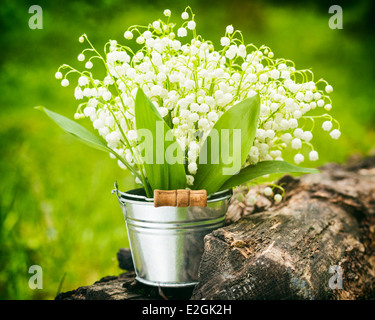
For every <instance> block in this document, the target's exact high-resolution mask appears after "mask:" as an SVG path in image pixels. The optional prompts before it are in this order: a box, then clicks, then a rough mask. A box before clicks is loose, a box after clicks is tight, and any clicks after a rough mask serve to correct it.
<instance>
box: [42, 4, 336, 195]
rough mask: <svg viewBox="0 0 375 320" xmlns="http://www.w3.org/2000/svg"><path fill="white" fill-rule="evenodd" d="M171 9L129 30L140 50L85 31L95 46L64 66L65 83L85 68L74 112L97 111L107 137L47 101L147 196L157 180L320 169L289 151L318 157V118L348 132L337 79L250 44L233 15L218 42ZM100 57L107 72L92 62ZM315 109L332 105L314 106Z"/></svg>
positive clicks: (167, 185) (228, 183) (192, 181)
mask: <svg viewBox="0 0 375 320" xmlns="http://www.w3.org/2000/svg"><path fill="white" fill-rule="evenodd" d="M164 16H165V18H164V19H160V20H156V21H154V22H152V23H151V24H149V25H148V26H144V27H141V26H132V27H130V28H129V29H128V30H127V31H125V33H124V37H125V42H126V44H127V43H132V42H133V41H134V42H135V43H132V48H137V50H136V51H135V50H134V49H131V48H130V47H129V46H128V45H124V44H120V43H119V42H117V41H116V40H110V41H109V42H108V43H107V44H106V45H105V46H104V52H103V53H100V52H99V51H97V49H95V47H94V46H93V45H92V44H91V42H90V41H89V39H88V37H87V36H86V35H85V34H84V35H82V36H81V37H80V38H79V41H80V42H81V43H86V44H87V47H86V49H84V50H83V51H82V52H81V53H80V54H79V55H78V60H79V61H81V62H82V63H84V65H85V70H84V71H79V70H77V69H75V68H72V67H71V66H69V65H65V64H64V65H62V66H61V67H60V68H59V70H58V72H57V73H56V75H55V77H56V78H57V79H61V85H62V86H64V87H66V86H68V85H69V80H68V76H71V75H72V74H77V75H78V84H77V86H76V87H75V90H74V95H75V97H76V99H77V100H79V101H81V103H80V104H79V105H78V108H77V110H76V112H75V115H74V118H75V119H80V118H84V117H87V118H89V119H90V120H91V122H92V125H93V127H94V128H95V129H96V130H97V132H98V134H99V136H100V137H98V136H96V135H94V134H93V133H91V132H90V131H88V130H87V129H85V128H84V127H82V126H81V125H79V124H78V123H77V122H75V121H73V120H69V119H67V118H65V117H63V116H61V115H58V114H56V113H54V112H52V111H50V110H47V109H45V108H43V110H44V111H45V112H46V113H47V115H49V116H50V117H51V118H52V119H53V120H54V121H55V122H56V123H57V124H58V125H60V126H61V127H62V128H63V129H64V130H66V131H68V132H69V133H71V134H73V135H74V136H76V137H78V138H79V139H81V140H82V141H84V142H86V143H87V144H89V145H91V146H93V147H95V148H97V149H100V150H103V151H106V152H109V153H110V156H111V157H112V158H114V159H117V160H118V165H119V166H120V167H121V168H123V169H127V170H129V171H130V172H131V173H132V174H133V175H134V177H135V179H136V181H137V183H139V184H140V185H142V187H143V188H144V190H145V193H146V195H147V196H148V197H152V194H153V190H155V189H161V190H174V189H185V188H190V189H206V190H207V193H208V194H212V193H215V192H217V191H220V190H224V189H228V188H232V187H235V186H238V185H240V184H242V183H244V182H246V181H249V180H251V179H255V178H257V177H261V176H264V175H268V174H273V173H287V172H300V173H311V172H314V171H316V170H314V169H306V168H301V167H299V166H296V165H294V164H290V163H287V162H285V161H283V152H284V151H285V150H286V149H287V147H290V146H291V148H288V149H287V150H295V155H294V162H295V163H296V164H297V165H298V164H300V163H302V162H303V161H304V159H305V157H308V158H309V159H310V160H312V161H314V160H317V159H318V152H317V151H316V150H315V149H314V146H313V144H312V139H313V134H312V129H313V128H314V127H315V128H316V127H318V126H319V127H321V128H322V129H323V130H325V131H328V132H329V135H330V136H331V137H332V138H333V139H337V138H338V137H339V136H340V131H339V124H338V123H337V121H336V120H334V119H333V118H332V117H331V116H330V115H329V114H327V113H325V112H324V110H326V111H330V109H331V108H332V102H331V99H330V97H329V95H328V94H329V93H331V92H332V86H330V85H329V84H328V83H327V82H326V81H325V80H322V79H321V80H319V81H314V77H313V73H312V72H311V71H310V70H297V69H296V68H295V65H294V63H293V62H292V61H290V60H285V59H277V58H274V53H273V52H272V51H271V49H270V48H269V47H266V46H261V47H260V48H257V47H256V46H255V45H253V44H246V43H245V42H244V39H243V36H242V34H241V32H240V31H238V30H235V29H234V28H233V27H232V26H231V25H230V26H227V27H226V30H225V34H224V35H223V37H221V39H220V48H215V47H214V45H213V43H212V42H211V41H209V40H205V39H204V38H203V37H202V36H201V35H198V34H197V31H196V22H195V21H194V14H193V12H192V11H191V9H190V8H189V7H188V8H187V9H186V10H185V11H184V12H183V13H182V15H181V18H182V24H181V25H180V26H176V24H175V23H174V22H172V21H171V12H170V11H169V10H165V11H164ZM185 39H188V40H186V41H184V40H185ZM99 65H100V66H101V67H103V68H104V69H105V77H104V79H98V78H97V77H96V76H95V75H94V73H93V72H92V68H94V69H96V68H97V67H99ZM313 109H318V110H321V111H323V112H320V115H317V113H316V112H314V115H313V116H311V115H308V113H309V111H310V110H313ZM317 124H318V125H317ZM334 127H335V128H334ZM302 150H304V152H302ZM268 189H269V188H268ZM268 189H266V190H267V191H266V192H267V193H268V195H272V190H271V191H270V190H268ZM274 199H275V201H276V202H279V201H280V200H281V195H280V194H276V195H275V196H274Z"/></svg>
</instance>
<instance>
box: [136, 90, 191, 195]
mask: <svg viewBox="0 0 375 320" xmlns="http://www.w3.org/2000/svg"><path fill="white" fill-rule="evenodd" d="M135 121H136V127H137V133H138V138H140V136H142V135H143V136H144V138H145V139H144V141H142V139H141V141H140V143H139V149H140V148H141V147H142V150H144V152H145V155H144V156H143V160H144V162H143V163H144V168H145V171H146V176H147V179H148V181H149V183H150V185H151V188H152V189H153V190H155V189H161V190H175V189H183V188H185V187H186V173H185V167H184V164H183V163H184V155H183V152H182V149H181V147H180V145H179V144H178V142H177V141H176V138H175V137H174V135H173V133H172V131H171V129H170V127H169V126H168V125H167V123H166V122H165V121H164V119H163V118H162V117H161V115H160V113H159V112H158V111H157V110H156V108H155V106H154V105H153V103H152V102H151V101H150V100H149V99H148V98H147V96H146V95H145V94H144V92H143V90H142V89H141V88H138V91H137V96H136V100H135ZM140 153H141V154H142V152H140Z"/></svg>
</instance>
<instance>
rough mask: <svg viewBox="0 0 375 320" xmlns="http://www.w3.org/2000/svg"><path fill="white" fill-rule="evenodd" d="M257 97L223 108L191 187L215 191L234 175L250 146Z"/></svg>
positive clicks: (257, 109) (203, 152)
mask: <svg viewBox="0 0 375 320" xmlns="http://www.w3.org/2000/svg"><path fill="white" fill-rule="evenodd" d="M259 111H260V98H259V95H258V94H256V95H254V96H252V97H250V98H247V99H245V100H243V101H242V102H240V103H238V104H236V105H234V106H233V107H232V108H230V109H229V110H227V111H226V112H225V113H224V114H223V115H222V116H221V117H220V118H219V120H218V121H217V122H216V123H215V125H214V126H213V128H212V130H211V131H210V133H209V135H208V137H207V139H206V140H205V142H204V144H203V146H202V149H201V152H200V155H199V158H198V171H197V174H196V175H195V177H194V189H206V190H207V194H212V193H214V192H217V191H218V190H219V188H220V187H221V186H222V185H223V183H224V182H225V181H226V180H228V179H229V178H230V177H231V176H233V175H234V174H236V173H237V172H238V171H239V170H240V169H241V167H242V165H243V163H244V162H245V160H246V158H247V156H248V154H249V152H250V148H251V146H252V145H253V142H254V138H255V132H256V128H257V124H258V119H259Z"/></svg>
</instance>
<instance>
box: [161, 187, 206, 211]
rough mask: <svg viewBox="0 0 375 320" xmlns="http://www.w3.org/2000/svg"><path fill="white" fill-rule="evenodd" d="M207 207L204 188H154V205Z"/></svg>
mask: <svg viewBox="0 0 375 320" xmlns="http://www.w3.org/2000/svg"><path fill="white" fill-rule="evenodd" d="M164 206H171V207H193V206H196V207H207V191H206V190H185V189H178V190H158V189H156V190H154V207H164Z"/></svg>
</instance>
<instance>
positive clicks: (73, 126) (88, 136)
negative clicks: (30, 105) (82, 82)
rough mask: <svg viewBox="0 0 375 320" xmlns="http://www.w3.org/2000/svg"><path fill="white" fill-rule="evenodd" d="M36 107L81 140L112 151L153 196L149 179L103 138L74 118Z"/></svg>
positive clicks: (92, 145)
mask: <svg viewBox="0 0 375 320" xmlns="http://www.w3.org/2000/svg"><path fill="white" fill-rule="evenodd" d="M35 109H38V110H41V111H44V112H45V113H46V114H47V116H49V117H50V118H51V119H52V120H53V121H54V122H55V123H56V124H57V125H58V126H59V127H60V128H62V129H63V130H64V131H66V132H68V133H70V134H71V135H73V136H74V137H75V138H77V139H78V140H80V141H81V142H83V143H85V144H87V145H89V146H90V147H92V148H95V149H98V150H100V151H104V152H110V153H112V154H113V155H114V156H115V157H116V158H117V159H118V160H119V161H121V162H122V163H123V164H124V165H125V166H126V167H127V168H128V169H129V170H130V172H132V173H133V174H134V175H135V176H136V177H138V178H139V179H140V180H141V181H143V184H144V187H145V190H146V193H147V196H149V197H151V196H152V194H151V192H149V190H148V186H147V181H146V180H144V179H143V177H142V176H141V175H140V174H139V173H138V172H137V171H136V170H135V169H134V168H133V167H132V166H130V165H129V163H127V162H126V161H125V160H124V159H123V158H122V157H121V156H120V155H119V154H118V153H117V152H116V151H114V150H113V149H111V148H110V147H108V146H107V145H106V144H105V143H104V142H103V141H102V140H100V139H99V138H98V137H97V136H95V135H94V134H93V133H91V132H90V131H89V130H87V129H86V128H85V127H83V126H81V125H80V124H78V123H77V122H75V121H73V120H70V119H68V118H66V117H64V116H62V115H60V114H58V113H55V112H53V111H51V110H48V109H46V108H44V107H35Z"/></svg>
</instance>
